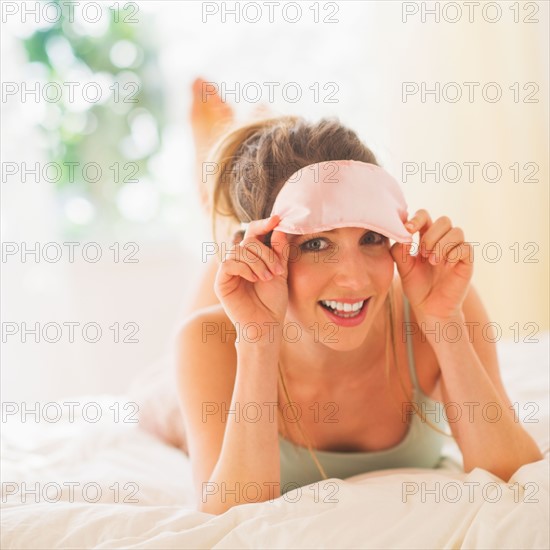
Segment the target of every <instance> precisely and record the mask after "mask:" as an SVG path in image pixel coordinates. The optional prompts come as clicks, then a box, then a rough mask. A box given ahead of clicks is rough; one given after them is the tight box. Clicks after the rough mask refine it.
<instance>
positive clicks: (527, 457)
mask: <svg viewBox="0 0 550 550" xmlns="http://www.w3.org/2000/svg"><path fill="white" fill-rule="evenodd" d="M436 322H439V323H440V327H438V330H436V331H435V334H438V333H441V331H440V330H439V329H440V328H441V325H443V324H447V326H448V327H449V331H448V332H447V331H443V334H445V333H447V334H449V335H450V334H451V330H450V328H451V327H452V328H455V329H456V334H457V338H455V337H454V336H453V337H452V338H453V341H449V339H446V338H439V341H436V339H435V337H434V336H433V334H434V333H432V336H430V337H429V340H430V344H431V345H432V348H433V350H434V352H435V355H436V357H437V360H438V363H439V365H440V368H441V376H442V382H443V383H442V395H443V399H444V403H445V407H446V412H447V416H448V417H449V424H450V426H451V429H452V432H453V435H454V436H455V439H456V440H457V443H458V445H459V447H460V449H461V451H462V455H463V458H464V469H465V470H466V471H471V470H472V469H473V468H476V467H479V468H483V469H486V470H488V471H490V472H492V473H493V474H495V475H497V476H498V477H500V478H501V479H505V480H508V479H509V478H510V476H511V475H512V474H513V473H514V472H515V471H516V470H517V469H518V468H519V467H520V466H522V465H523V464H528V463H530V462H534V461H537V460H540V459H541V458H542V455H541V453H540V450H539V448H538V446H537V444H536V443H535V441H534V440H533V439H532V438H531V436H530V435H529V434H528V433H527V432H526V431H525V429H524V428H523V427H522V425H521V423H520V422H519V419H518V418H517V417H516V415H515V412H514V410H513V409H512V408H511V407H510V405H509V403H508V402H507V399H506V398H505V397H504V396H502V395H501V394H500V393H499V391H498V390H497V388H496V387H495V386H494V384H493V382H492V381H491V379H490V377H489V375H488V374H487V371H486V369H485V368H484V366H483V364H482V363H481V361H480V359H479V357H478V355H477V353H476V351H475V348H474V346H473V344H472V342H471V341H470V339H471V337H470V335H469V332H468V327H467V326H466V325H465V323H464V318H463V316H460V317H457V318H454V319H448V320H445V321H434V320H431V321H426V324H425V326H426V327H429V326H431V327H432V328H435V326H436V325H435V323H436ZM450 323H456V325H450ZM458 328H460V330H459V329H458ZM452 334H453V335H454V334H455V332H454V331H453V332H452ZM477 336H478V337H479V335H477ZM455 340H456V341H455Z"/></svg>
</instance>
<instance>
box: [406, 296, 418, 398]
mask: <svg viewBox="0 0 550 550" xmlns="http://www.w3.org/2000/svg"><path fill="white" fill-rule="evenodd" d="M403 305H404V310H405V322H406V323H407V325H406V326H407V327H408V326H409V325H408V324H409V323H410V304H409V300H408V299H407V297H406V296H405V294H403ZM403 333H404V334H405V340H406V342H407V355H408V358H409V373H410V375H411V380H412V383H413V386H414V388H415V390H416V391H419V389H420V388H419V387H418V380H417V378H416V368H415V364H414V353H413V345H412V335H411V334H409V331H408V330H404V331H402V334H403Z"/></svg>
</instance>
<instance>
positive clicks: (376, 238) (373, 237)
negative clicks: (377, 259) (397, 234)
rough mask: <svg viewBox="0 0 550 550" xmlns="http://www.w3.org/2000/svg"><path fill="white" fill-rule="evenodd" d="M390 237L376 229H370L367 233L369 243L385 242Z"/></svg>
mask: <svg viewBox="0 0 550 550" xmlns="http://www.w3.org/2000/svg"><path fill="white" fill-rule="evenodd" d="M387 239H388V238H387V237H385V236H384V235H380V233H376V232H375V231H369V232H368V233H367V234H366V235H365V241H367V244H374V245H378V244H384V243H385V242H386V240H387Z"/></svg>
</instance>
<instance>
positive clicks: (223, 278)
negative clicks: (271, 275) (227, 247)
mask: <svg viewBox="0 0 550 550" xmlns="http://www.w3.org/2000/svg"><path fill="white" fill-rule="evenodd" d="M228 255H230V252H227V254H226V258H227V256H228ZM233 277H242V278H243V279H246V280H247V281H250V282H251V283H256V282H258V281H259V277H258V276H257V275H256V273H255V272H254V270H253V269H252V267H251V266H250V264H247V263H246V262H238V261H236V260H234V259H231V258H228V259H224V261H223V262H222V265H221V267H220V270H219V271H218V274H217V275H216V279H217V282H218V284H220V285H222V284H225V283H227V282H228V281H229V280H231V279H232V278H233Z"/></svg>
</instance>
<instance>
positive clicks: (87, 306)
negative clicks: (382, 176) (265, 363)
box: [1, 1, 549, 400]
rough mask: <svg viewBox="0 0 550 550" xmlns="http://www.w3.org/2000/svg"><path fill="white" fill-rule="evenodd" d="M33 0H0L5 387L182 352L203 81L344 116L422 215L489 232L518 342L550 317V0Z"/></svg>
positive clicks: (198, 241) (116, 381) (12, 394)
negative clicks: (177, 337)
mask: <svg viewBox="0 0 550 550" xmlns="http://www.w3.org/2000/svg"><path fill="white" fill-rule="evenodd" d="M36 4H37V3H35V2H26V3H19V2H17V3H16V2H4V3H3V6H2V10H3V11H2V27H3V29H2V30H3V32H2V38H1V40H2V42H1V46H2V80H3V82H2V105H1V107H2V150H1V153H2V241H3V243H2V247H3V248H2V252H3V255H2V265H1V267H2V323H3V324H2V338H3V343H2V380H1V381H2V390H1V391H2V399H3V400H5V399H10V400H19V399H27V400H31V399H36V400H38V399H57V398H62V397H66V396H70V395H78V394H81V393H97V392H120V391H124V390H125V389H126V388H127V387H128V385H129V384H130V383H131V382H132V381H133V380H134V379H135V377H136V375H137V374H139V373H140V372H142V371H143V370H144V369H146V368H147V366H148V365H150V364H151V363H152V362H154V361H156V360H157V359H158V358H159V357H161V356H163V355H166V354H167V353H170V351H171V349H172V345H173V336H174V333H175V331H176V330H177V327H178V325H179V324H180V323H181V320H182V318H183V317H184V316H185V313H186V305H187V304H188V303H189V301H190V300H191V298H192V296H193V291H194V290H193V289H194V287H195V285H196V284H197V281H198V280H199V279H200V277H201V276H202V271H203V269H204V264H202V263H201V249H202V243H203V242H207V241H211V240H212V236H211V234H210V229H209V221H208V220H207V219H206V218H205V216H204V215H203V213H202V211H201V208H200V201H199V197H198V192H197V187H196V184H195V181H194V173H193V170H194V147H193V140H192V132H191V126H190V122H189V111H190V108H191V99H192V96H191V84H192V82H193V80H194V79H195V78H196V77H198V76H202V77H203V78H205V79H206V80H207V81H210V82H212V83H213V85H215V86H216V87H217V88H218V90H219V91H220V93H221V94H222V99H226V100H227V102H228V103H230V104H231V105H232V106H233V108H234V109H235V112H236V116H237V118H238V119H242V120H246V118H247V117H248V116H250V114H251V113H253V112H254V110H255V109H256V108H257V107H258V105H260V104H264V106H265V107H267V108H268V109H269V110H271V111H272V112H273V113H276V114H291V113H292V114H299V115H303V116H305V117H306V118H310V119H317V118H319V117H322V116H337V117H339V118H340V120H341V121H342V122H343V123H345V124H347V125H349V126H350V127H352V128H353V129H354V130H356V131H357V132H358V133H359V135H360V137H361V138H362V139H363V140H364V141H365V143H366V144H367V145H369V146H370V147H371V148H372V149H373V150H374V152H375V153H376V154H377V156H378V159H379V161H380V162H381V163H382V164H383V165H384V166H385V167H386V168H387V169H388V170H389V171H390V172H391V173H392V174H393V175H394V176H395V177H396V178H397V179H398V180H399V181H400V182H401V183H402V186H403V190H404V192H405V196H406V198H407V200H408V203H409V210H410V212H411V214H412V213H413V212H414V211H416V210H417V209H419V208H425V209H427V210H428V212H429V213H430V214H431V216H432V219H435V218H437V217H439V216H442V215H446V216H449V217H450V218H451V220H452V221H453V223H454V225H456V226H460V227H462V228H463V229H464V232H465V235H466V240H468V241H472V242H475V243H479V245H476V246H475V248H474V250H475V272H474V279H473V283H474V285H475V286H476V287H477V288H478V289H479V291H480V293H481V296H482V298H483V301H484V303H485V305H486V308H487V310H488V312H489V316H490V318H491V319H492V320H493V321H494V322H496V323H498V324H499V326H500V328H501V331H502V338H505V339H514V338H515V339H516V341H522V342H525V341H528V340H529V338H532V339H536V338H537V334H540V332H542V331H544V330H547V329H548V303H549V296H548V280H549V273H548V235H549V226H548V204H549V192H548V175H549V174H548V165H549V162H548V151H549V127H548V120H549V116H548V67H549V59H548V40H549V13H548V11H549V7H548V3H547V2H521V3H517V2H516V3H512V2H490V3H487V2H481V3H479V4H480V5H479V6H475V5H472V3H464V2H438V3H435V2H400V1H395V2H382V1H349V2H348V1H340V2H299V3H296V2H280V4H278V5H277V6H275V5H273V6H272V9H273V11H272V12H271V13H270V11H269V6H268V5H267V4H266V3H264V2H240V3H236V2H194V1H175V2H136V3H134V2H128V3H126V4H125V3H118V4H116V3H115V4H114V6H115V8H113V7H112V6H111V4H108V3H94V2H84V3H81V4H80V5H79V6H76V5H74V6H73V8H74V12H73V16H72V17H71V14H70V13H67V11H66V7H65V8H63V9H64V11H63V12H62V15H61V16H59V17H58V15H57V14H58V12H57V11H56V9H57V8H55V5H54V6H52V5H51V4H55V3H53V2H48V3H44V4H43V5H41V6H40V8H39V9H38V12H36V11H33V9H34V10H36V8H35V5H36ZM468 4H469V5H470V8H468ZM473 4H477V3H473ZM488 4H490V5H488ZM96 5H97V6H99V7H100V9H99V11H98V10H97V8H96ZM86 6H87V7H86ZM246 6H248V7H246ZM59 9H61V8H59ZM24 10H26V11H24ZM36 13H38V15H36ZM59 13H61V12H59ZM237 18H238V20H237ZM256 19H257V21H256ZM254 21H256V22H254ZM267 82H269V83H274V84H272V85H271V86H272V89H273V90H274V93H273V96H272V97H270V96H269V86H268V85H266V84H265V83H267ZM52 83H54V84H57V85H54V84H52ZM70 83H74V84H73V91H74V97H72V99H71V98H70V97H69V93H68V92H69V88H70V86H71V84H70ZM86 84H89V86H88V87H87V88H86V94H87V95H84V94H83V93H82V92H83V90H84V88H85V85H86ZM37 86H38V88H37ZM59 89H61V90H62V95H61V97H60V99H58V98H57V97H56V93H57V91H58V90H59ZM97 89H100V90H101V91H102V93H101V97H100V98H99V99H98V100H97V101H93V100H94V99H95V98H96V95H94V93H95V92H97ZM258 89H259V90H260V91H261V95H260V97H259V98H258V101H257V102H256V101H255V100H256V95H255V91H257V90H258ZM283 89H284V90H285V92H286V93H283ZM33 90H35V91H36V90H38V93H36V92H35V91H33ZM235 91H237V93H238V95H235ZM245 92H246V93H245ZM297 93H300V94H301V97H299V98H298V97H297V95H296V94H297ZM24 163H25V164H24ZM36 163H38V164H39V174H38V175H37V176H35V175H34V174H33V173H32V172H30V173H29V172H28V170H29V169H30V170H33V169H35V167H36ZM71 163H72V164H71ZM94 163H95V164H94ZM88 164H89V166H88ZM85 165H87V166H86V169H84V166H85ZM96 165H97V166H99V168H100V171H101V175H100V176H99V175H98V172H97V166H96ZM71 166H72V167H74V173H72V174H71V173H70V167H71ZM56 167H60V168H61V169H62V170H61V173H60V174H58V173H57V171H56V170H57V168H56ZM25 170H27V172H26V173H25ZM44 170H45V171H44ZM36 243H38V245H36ZM47 243H53V244H50V245H49V247H47V246H46V244H47ZM67 243H76V244H74V245H70V244H67ZM93 243H96V244H93ZM37 246H38V248H36V247H37ZM71 246H73V247H74V248H73V250H74V251H75V256H74V261H71V258H70V254H69V250H70V247H71ZM33 248H34V249H37V250H38V256H35V255H33V254H32V253H26V254H22V250H28V249H33ZM59 249H61V251H62V254H61V256H60V259H59V260H57V259H56V254H57V251H59ZM84 249H85V251H86V254H85V255H83V253H82V251H83V250H84ZM98 250H99V251H100V252H101V258H100V259H98V260H97V261H95V253H96V252H97V251H98ZM36 323H39V335H38V339H39V340H40V341H39V342H36V339H37V337H36V336H35V335H34V334H32V333H27V334H26V336H25V338H23V336H22V332H24V331H25V329H29V328H30V329H33V328H35V326H36ZM48 323H50V325H49V326H46V325H47V324H48ZM64 323H65V324H64ZM67 323H76V324H73V325H67ZM84 325H86V332H85V333H84V334H83V332H82V327H83V326H84ZM70 326H73V327H74V330H75V333H74V337H73V338H72V340H73V341H72V342H71V341H70V340H71V338H70V337H69V336H70V332H69V328H70ZM98 326H99V328H100V330H101V336H100V337H99V338H98V337H97V335H96V330H97V327H98ZM59 327H61V328H62V334H61V336H60V338H59V341H57V342H54V341H53V340H55V339H56V337H57V335H58V334H57V333H58V329H59ZM44 331H45V332H44ZM97 338H98V339H97ZM95 339H97V341H96V342H95V343H93V342H92V340H95ZM47 340H51V341H47ZM117 340H118V341H117ZM124 340H126V341H124Z"/></svg>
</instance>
